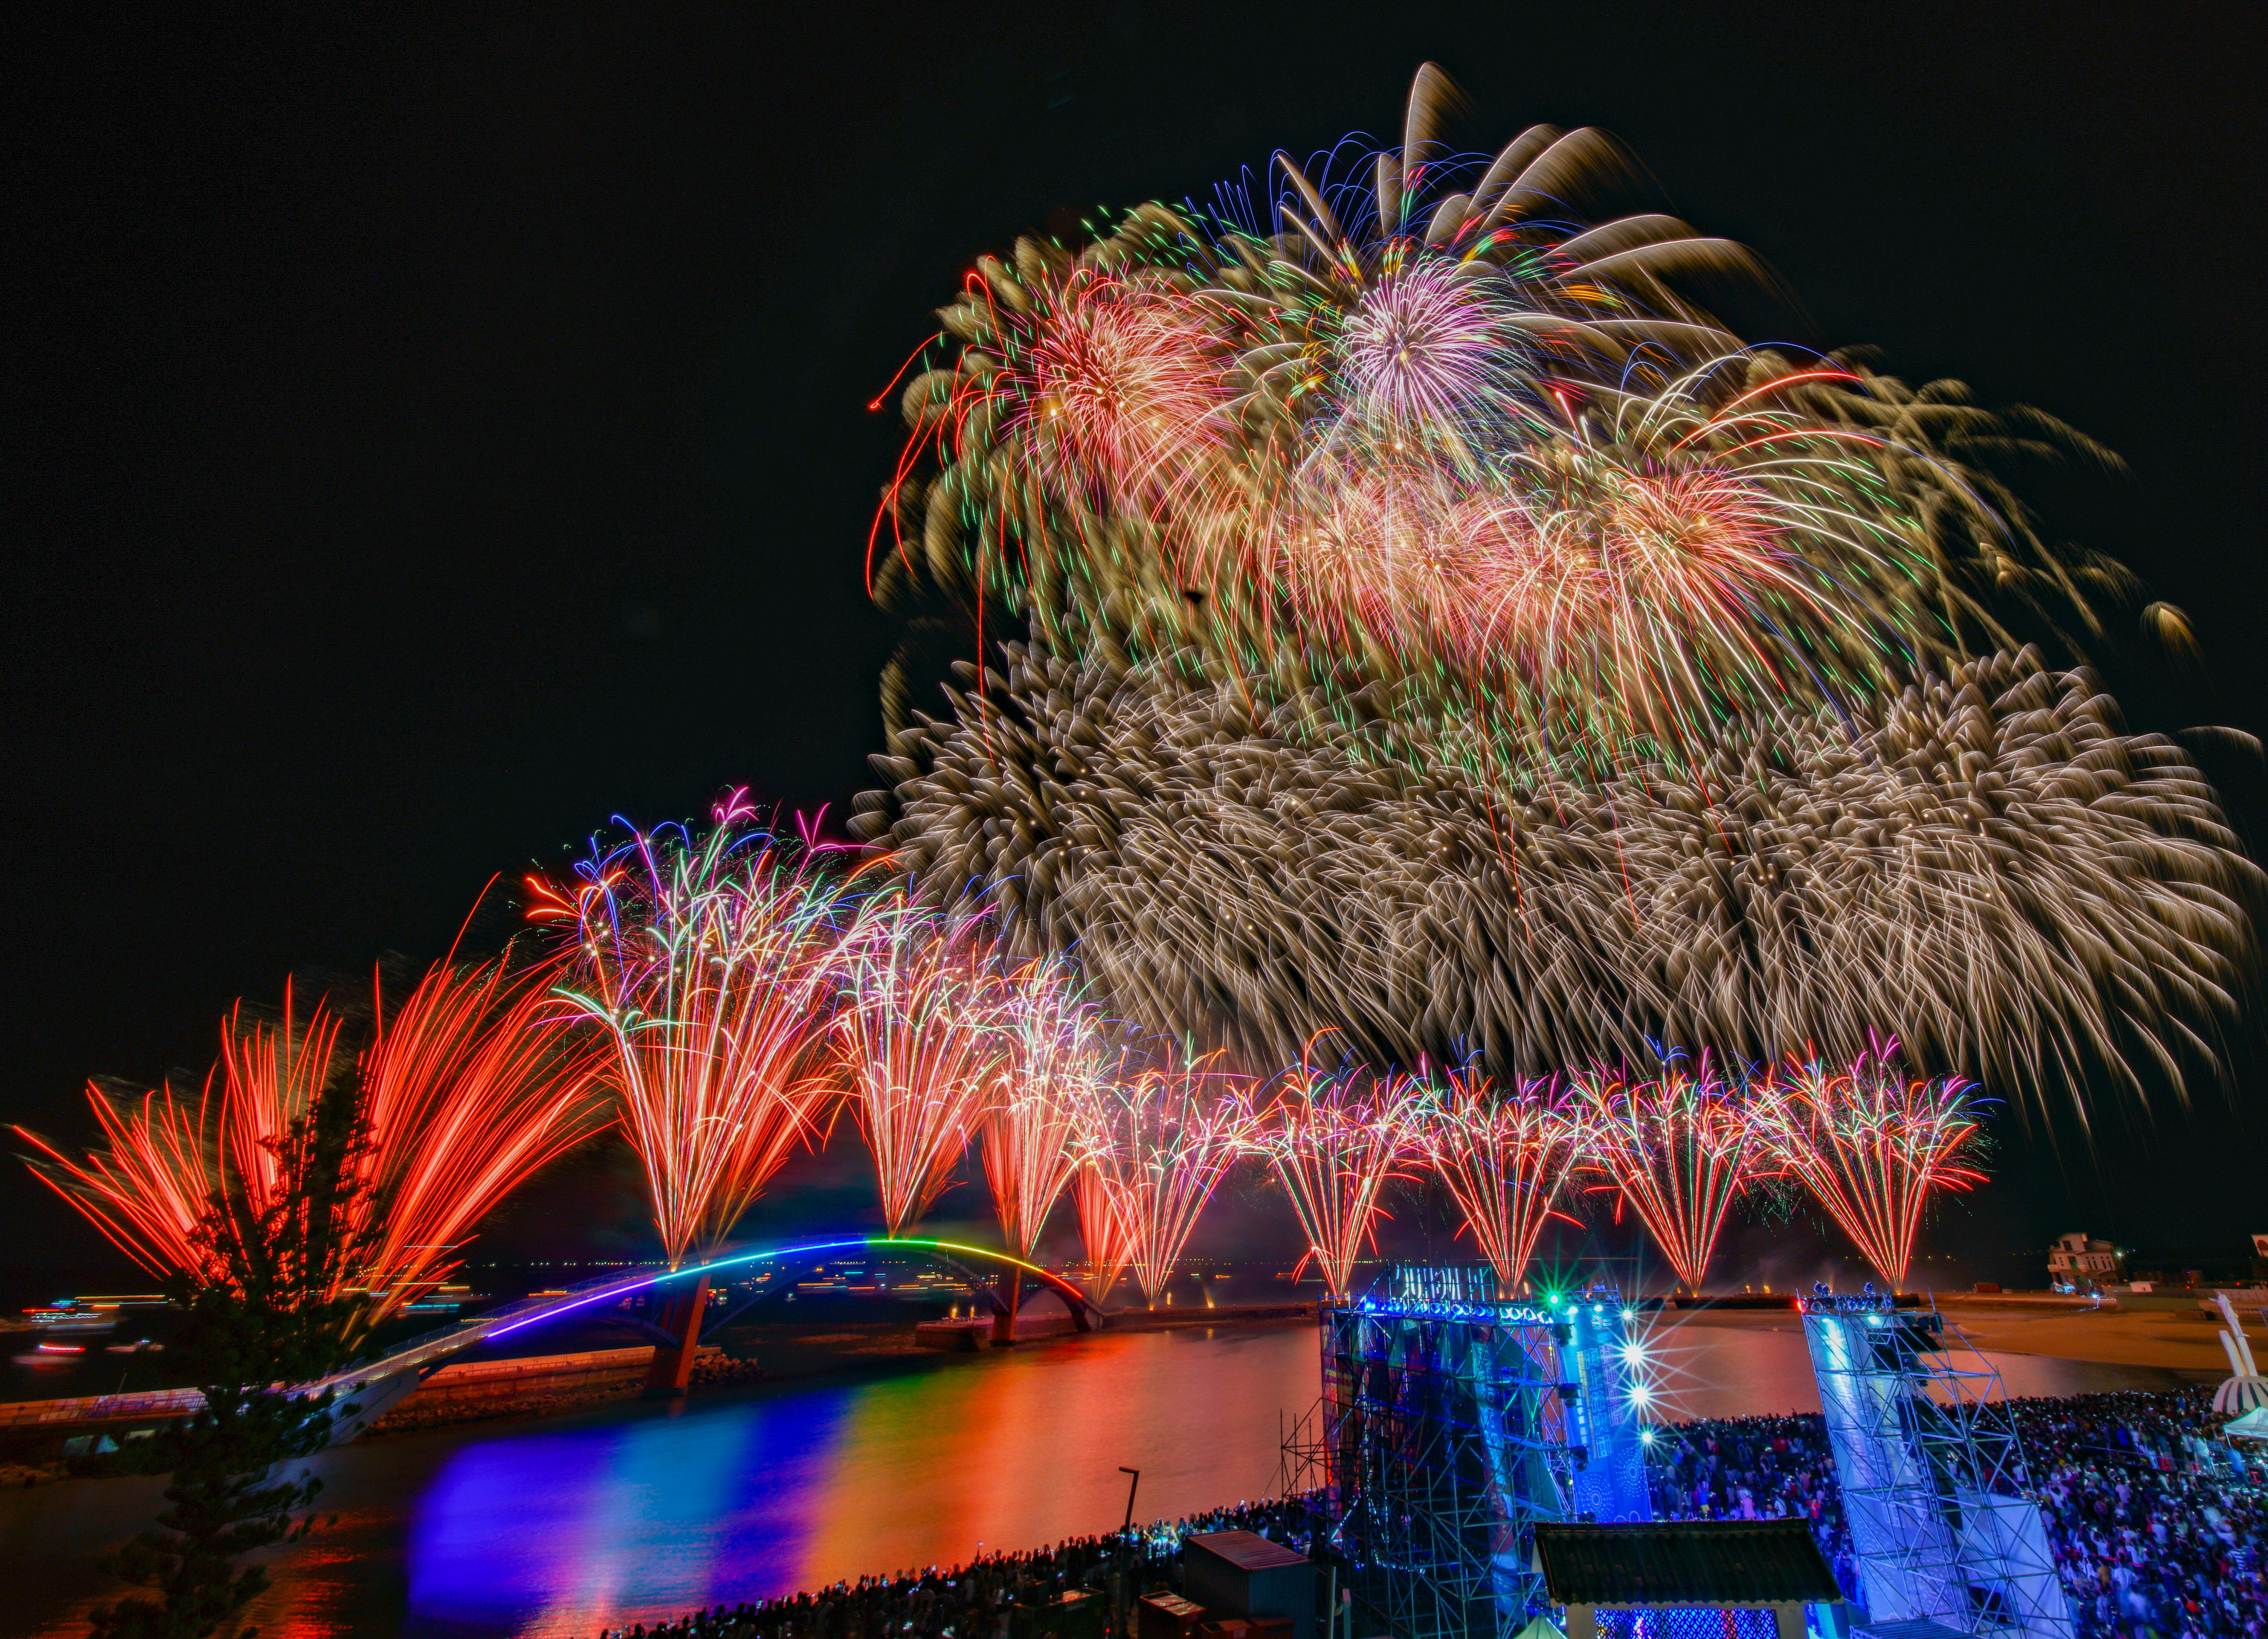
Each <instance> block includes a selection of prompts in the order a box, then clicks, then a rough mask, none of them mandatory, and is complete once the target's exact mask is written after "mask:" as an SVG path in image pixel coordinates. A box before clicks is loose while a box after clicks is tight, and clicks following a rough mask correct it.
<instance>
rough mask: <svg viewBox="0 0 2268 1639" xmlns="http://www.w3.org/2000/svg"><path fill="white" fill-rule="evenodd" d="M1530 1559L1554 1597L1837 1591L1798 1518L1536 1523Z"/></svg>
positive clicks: (1778, 1598)
mask: <svg viewBox="0 0 2268 1639" xmlns="http://www.w3.org/2000/svg"><path fill="white" fill-rule="evenodd" d="M1535 1563H1536V1568H1537V1569H1540V1570H1541V1571H1543V1585H1544V1588H1545V1590H1546V1591H1547V1592H1548V1593H1549V1594H1550V1598H1551V1602H1552V1603H1553V1604H1554V1605H1662V1606H1678V1605H1686V1606H1691V1605H1702V1606H1755V1605H1786V1604H1794V1603H1796V1602H1798V1601H1810V1600H1828V1599H1841V1598H1842V1597H1843V1596H1842V1593H1841V1591H1839V1590H1838V1589H1837V1587H1836V1585H1835V1573H1834V1572H1833V1571H1831V1570H1830V1569H1828V1568H1827V1561H1826V1559H1825V1557H1824V1556H1823V1554H1821V1553H1820V1552H1819V1543H1818V1541H1817V1540H1815V1538H1814V1537H1813V1536H1812V1534H1811V1527H1810V1526H1809V1525H1806V1524H1805V1523H1803V1522H1802V1521H1800V1520H1794V1519H1771V1520H1755V1521H1750V1520H1725V1521H1714V1522H1712V1521H1699V1520H1696V1521H1689V1522H1686V1523H1683V1524H1676V1525H1538V1526H1536V1527H1535Z"/></svg>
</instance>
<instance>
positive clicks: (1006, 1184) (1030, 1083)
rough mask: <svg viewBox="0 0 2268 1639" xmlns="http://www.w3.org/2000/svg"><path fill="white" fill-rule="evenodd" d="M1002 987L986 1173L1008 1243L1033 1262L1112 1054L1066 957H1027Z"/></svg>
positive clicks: (1074, 1165)
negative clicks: (1000, 1054) (998, 1053)
mask: <svg viewBox="0 0 2268 1639" xmlns="http://www.w3.org/2000/svg"><path fill="white" fill-rule="evenodd" d="M1003 991H1004V994H1003V997H1002V1004H1001V1011H1002V1015H1003V1018H1002V1021H1001V1029H1002V1031H1003V1033H1004V1036H1005V1040H1004V1042H1003V1044H1002V1046H1003V1048H1004V1054H1003V1058H1002V1061H1001V1064H1000V1069H999V1080H998V1093H997V1096H996V1099H995V1101H994V1103H993V1106H992V1108H991V1111H990V1113H989V1114H987V1115H986V1116H985V1117H984V1120H983V1140H984V1176H985V1179H986V1180H987V1181H988V1182H989V1183H990V1185H991V1187H992V1203H993V1206H994V1209H996V1210H997V1211H998V1213H999V1216H1000V1232H1001V1234H1002V1235H1004V1236H1005V1237H1006V1238H1007V1242H1008V1250H1009V1251H1011V1252H1013V1253H1015V1254H1016V1255H1017V1256H1018V1257H1020V1258H1022V1259H1024V1260H1027V1261H1029V1260H1031V1258H1032V1256H1033V1253H1034V1251H1035V1248H1036V1247H1037V1246H1038V1245H1039V1238H1040V1232H1041V1231H1042V1230H1044V1229H1045V1228H1046V1227H1047V1222H1048V1214H1049V1212H1051V1211H1053V1210H1054V1209H1055V1204H1056V1202H1057V1201H1058V1200H1060V1199H1061V1198H1062V1196H1063V1192H1064V1188H1065V1187H1066V1186H1068V1185H1069V1184H1070V1182H1071V1178H1072V1176H1073V1174H1074V1173H1076V1172H1078V1171H1079V1163H1080V1158H1081V1148H1082V1143H1083V1140H1082V1136H1081V1135H1082V1129H1086V1128H1091V1127H1092V1124H1093V1122H1094V1113H1095V1108H1096V1099H1097V1098H1098V1097H1099V1088H1100V1086H1101V1076H1102V1073H1103V1067H1104V1064H1105V1062H1106V1055H1105V1051H1104V1042H1103V1028H1102V1020H1101V1015H1100V1014H1099V1013H1098V1012H1097V1011H1096V1010H1095V1008H1094V1005H1093V1004H1092V1003H1088V1002H1086V1001H1084V1000H1082V999H1081V998H1080V996H1079V990H1078V981H1077V977H1076V975H1075V974H1073V973H1072V972H1071V969H1070V967H1069V966H1068V964H1066V963H1064V962H1062V961H1060V960H1056V961H1037V962H1030V963H1027V964H1025V965H1024V966H1021V967H1020V968H1019V969H1017V970H1016V971H1015V972H1013V973H1011V974H1009V975H1008V976H1007V979H1006V981H1005V984H1004V986H1003ZM1084 1210H1085V1209H1082V1212H1084ZM1081 1221H1082V1223H1084V1222H1085V1219H1084V1217H1082V1220H1081ZM1106 1233H1107V1231H1106ZM1089 1252H1090V1254H1091V1253H1092V1252H1093V1248H1092V1247H1090V1248H1089Z"/></svg>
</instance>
